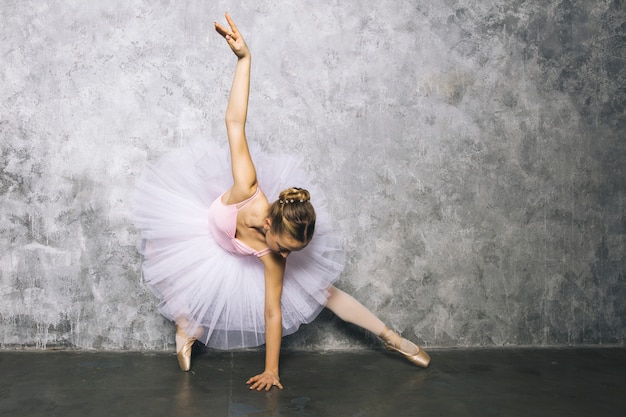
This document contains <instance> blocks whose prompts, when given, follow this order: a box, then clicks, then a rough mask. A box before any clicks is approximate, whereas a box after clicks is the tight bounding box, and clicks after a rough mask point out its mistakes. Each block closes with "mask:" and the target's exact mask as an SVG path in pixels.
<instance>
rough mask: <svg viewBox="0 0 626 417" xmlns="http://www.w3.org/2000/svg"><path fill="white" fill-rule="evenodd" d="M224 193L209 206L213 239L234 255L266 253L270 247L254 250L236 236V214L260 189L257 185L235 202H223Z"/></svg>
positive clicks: (261, 254)
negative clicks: (247, 195)
mask: <svg viewBox="0 0 626 417" xmlns="http://www.w3.org/2000/svg"><path fill="white" fill-rule="evenodd" d="M225 193H226V192H224V193H222V194H221V195H220V196H219V197H218V198H217V200H215V201H214V202H213V204H211V207H209V230H210V231H211V234H212V235H213V238H214V239H215V241H216V242H217V243H218V244H219V245H220V246H221V247H222V248H224V249H225V250H227V251H228V252H230V253H233V254H235V255H242V256H249V255H254V256H256V257H258V258H260V257H261V256H263V255H267V254H268V253H269V252H270V248H265V249H261V250H259V251H256V250H254V249H252V248H251V247H250V246H248V245H246V244H245V243H243V242H242V241H241V240H239V239H237V237H236V233H237V214H238V213H239V211H240V210H241V209H243V208H244V207H246V206H247V205H248V204H250V203H251V202H252V201H253V200H254V199H255V198H257V197H258V196H259V194H260V193H261V189H260V188H258V187H257V189H256V191H255V193H254V194H253V195H252V197H250V198H247V199H246V200H244V201H242V202H240V203H237V204H224V203H223V202H222V196H223V195H224V194H225Z"/></svg>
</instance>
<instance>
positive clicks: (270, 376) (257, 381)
mask: <svg viewBox="0 0 626 417" xmlns="http://www.w3.org/2000/svg"><path fill="white" fill-rule="evenodd" d="M246 384H248V385H250V389H255V390H257V391H262V390H263V389H264V390H265V391H269V390H270V389H271V388H272V387H278V388H280V389H283V386H282V384H281V383H280V378H279V377H278V374H275V373H273V372H268V371H265V372H263V373H262V374H259V375H256V376H253V377H252V378H250V379H249V380H247V381H246Z"/></svg>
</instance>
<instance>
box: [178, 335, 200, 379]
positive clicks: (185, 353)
mask: <svg viewBox="0 0 626 417" xmlns="http://www.w3.org/2000/svg"><path fill="white" fill-rule="evenodd" d="M176 336H178V337H180V338H182V339H185V343H183V346H182V347H181V348H180V350H179V351H177V352H176V357H177V358H178V366H180V369H181V370H182V371H185V372H187V371H189V369H191V347H192V346H193V343H194V342H195V341H196V339H195V338H194V337H189V336H187V334H186V333H185V331H184V330H183V329H181V328H180V327H179V326H178V325H177V326H176Z"/></svg>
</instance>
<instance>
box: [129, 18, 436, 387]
mask: <svg viewBox="0 0 626 417" xmlns="http://www.w3.org/2000/svg"><path fill="white" fill-rule="evenodd" d="M226 21H227V23H228V27H227V26H224V25H222V24H220V23H218V22H215V30H216V31H217V33H218V34H220V35H221V36H222V37H223V38H224V39H225V40H226V43H227V44H228V46H229V47H230V48H231V50H232V51H233V53H234V54H235V56H236V58H237V64H236V67H235V74H234V78H233V82H232V86H231V90H230V95H229V98H228V104H227V107H226V114H225V122H226V131H227V136H228V147H227V148H225V147H224V146H222V144H220V143H219V142H214V141H205V142H204V143H203V144H202V145H200V149H196V148H193V149H192V147H189V148H188V149H183V150H181V151H180V152H178V153H174V154H172V155H169V156H167V157H164V158H162V159H161V160H159V161H157V162H156V163H154V164H151V165H150V166H149V169H148V171H147V174H146V175H145V176H144V177H143V179H142V180H141V181H140V182H139V183H138V185H137V191H136V199H135V203H134V208H133V217H134V221H135V224H136V225H137V226H138V228H139V229H140V230H141V236H142V241H141V246H140V251H141V253H142V254H143V257H144V260H143V264H142V270H143V274H144V278H145V280H146V282H147V284H148V286H149V287H150V288H151V289H152V290H153V292H154V293H155V295H156V296H157V297H158V298H159V300H160V304H159V308H160V311H161V312H162V313H163V314H164V315H165V316H166V317H168V318H169V319H171V320H173V321H175V323H176V354H177V357H178V363H179V366H180V368H181V369H182V370H183V371H188V370H189V369H190V367H191V351H192V345H193V344H194V342H195V341H196V340H198V341H200V342H202V343H204V344H205V345H207V346H211V347H216V348H219V349H232V348H241V347H253V346H260V345H262V344H265V368H264V370H263V372H261V373H259V374H257V375H255V376H252V377H251V378H250V379H248V380H247V381H246V383H247V384H248V385H249V387H250V389H251V390H257V391H261V390H266V391H267V390H270V389H271V388H272V387H278V388H279V389H282V388H283V385H282V383H281V381H280V377H279V359H280V347H281V340H282V337H283V336H285V335H288V334H291V333H293V332H295V331H296V330H297V329H298V327H299V326H300V325H301V324H302V323H309V322H311V321H312V320H313V319H314V318H315V317H316V316H317V315H318V314H319V312H320V311H321V310H322V309H323V308H324V307H325V308H328V309H330V310H331V311H332V312H333V313H334V314H335V315H337V316H338V317H339V318H341V319H342V320H344V321H347V322H349V323H353V324H355V325H357V326H360V327H362V328H364V329H366V330H368V331H370V332H372V333H374V334H375V335H377V336H378V337H379V338H380V339H382V341H383V342H384V345H385V347H386V348H387V349H390V350H393V351H396V352H399V353H400V354H402V355H403V356H404V357H405V358H407V359H408V360H409V361H411V362H412V363H413V364H415V365H417V366H420V367H424V368H425V367H427V366H428V365H429V363H430V357H429V356H428V354H427V353H426V352H425V351H424V350H423V349H421V348H420V347H419V346H417V345H415V344H414V343H412V342H410V341H408V340H407V339H404V338H403V337H402V336H400V335H399V334H398V333H396V332H394V331H392V330H390V329H389V328H388V327H387V326H386V325H385V324H384V323H383V322H382V321H381V320H380V319H379V318H378V317H376V316H375V315H374V314H373V313H372V312H371V311H369V310H368V309H367V308H366V307H364V306H363V305H362V304H361V303H359V302H358V301H357V300H355V299H354V298H353V297H351V296H350V295H348V294H346V293H345V292H343V291H341V290H340V289H338V288H336V287H335V286H334V285H333V283H334V282H335V281H336V280H337V279H338V277H339V275H340V274H341V271H342V269H343V251H342V249H341V247H340V246H339V244H338V242H337V239H336V238H335V237H334V232H333V230H332V227H331V226H330V222H329V221H328V218H327V213H326V211H325V205H324V196H323V192H322V191H321V190H318V189H316V187H317V186H316V185H315V184H314V183H308V179H307V178H306V174H305V173H303V172H302V171H301V170H300V168H299V166H298V160H297V159H296V158H293V157H289V156H282V155H271V154H267V153H264V152H262V151H260V150H257V149H253V147H251V145H250V144H249V143H248V140H247V137H246V133H245V125H246V120H247V112H248V97H249V90H250V69H251V54H250V50H249V48H248V46H247V44H246V42H245V40H244V37H243V35H242V34H241V32H240V31H239V29H238V28H237V26H236V25H235V23H234V22H233V20H232V19H231V17H230V15H229V14H228V13H227V14H226ZM253 154H254V156H255V158H254V159H255V160H256V163H255V162H254V161H253V158H252V155H253ZM285 180H288V181H290V182H291V181H302V182H301V183H300V184H299V185H303V183H307V188H306V189H305V188H300V187H290V188H287V189H283V190H282V191H280V188H278V187H280V186H281V184H282V183H284V181H285ZM224 190H225V191H224ZM279 191H280V192H279ZM265 192H268V195H278V199H276V200H275V201H273V202H270V201H269V200H268V199H267V197H266V194H265ZM314 204H315V206H316V207H317V211H316V209H315V208H314ZM314 235H315V238H314ZM288 260H289V262H288Z"/></svg>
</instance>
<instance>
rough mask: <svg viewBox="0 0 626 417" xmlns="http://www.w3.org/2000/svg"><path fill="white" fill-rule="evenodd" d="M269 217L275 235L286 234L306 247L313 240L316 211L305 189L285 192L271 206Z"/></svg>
mask: <svg viewBox="0 0 626 417" xmlns="http://www.w3.org/2000/svg"><path fill="white" fill-rule="evenodd" d="M268 217H269V218H270V220H271V221H272V225H271V226H270V228H271V230H272V232H273V233H274V234H277V235H282V234H284V233H286V234H287V235H289V236H291V237H292V238H294V239H295V240H297V241H298V242H301V243H304V244H305V245H306V244H308V243H309V242H310V241H311V239H312V238H313V232H314V231H315V209H314V208H313V205H312V204H311V195H310V194H309V192H308V191H307V190H305V189H303V188H298V187H291V188H287V189H286V190H283V191H282V192H281V193H280V195H279V196H278V200H276V201H274V202H273V203H272V204H271V205H270V209H269V214H268Z"/></svg>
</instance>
